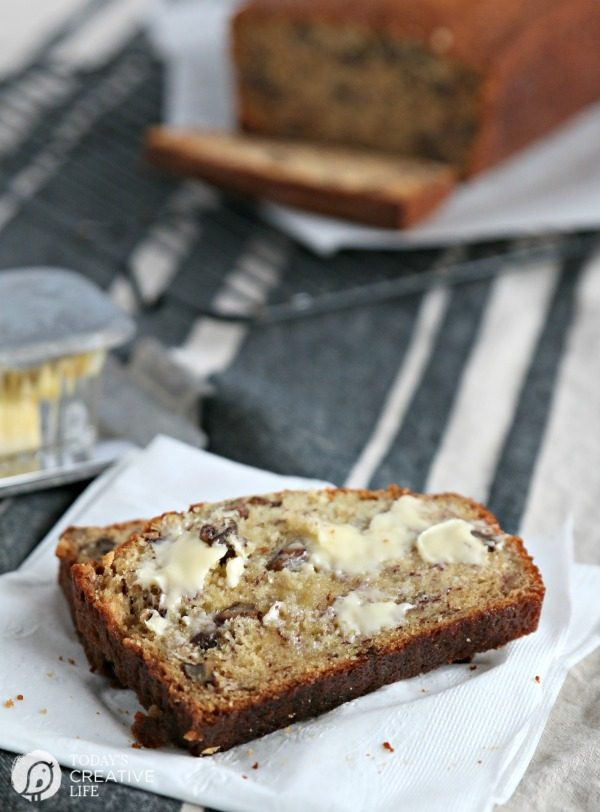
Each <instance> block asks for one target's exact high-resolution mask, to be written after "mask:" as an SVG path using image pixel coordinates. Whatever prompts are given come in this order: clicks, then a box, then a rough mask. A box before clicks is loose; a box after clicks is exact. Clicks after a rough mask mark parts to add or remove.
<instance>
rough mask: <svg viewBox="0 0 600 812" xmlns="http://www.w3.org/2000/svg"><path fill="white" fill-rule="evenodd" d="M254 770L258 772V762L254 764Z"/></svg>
mask: <svg viewBox="0 0 600 812" xmlns="http://www.w3.org/2000/svg"><path fill="white" fill-rule="evenodd" d="M252 769H253V770H258V761H255V762H254V764H253V765H252Z"/></svg>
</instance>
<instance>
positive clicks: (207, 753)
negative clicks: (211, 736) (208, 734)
mask: <svg viewBox="0 0 600 812" xmlns="http://www.w3.org/2000/svg"><path fill="white" fill-rule="evenodd" d="M220 749H221V745H220V744H218V745H217V746H216V747H205V748H204V750H203V751H202V755H203V756H212V755H213V754H214V753H217V752H218V751H219V750H220Z"/></svg>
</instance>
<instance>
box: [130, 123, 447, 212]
mask: <svg viewBox="0 0 600 812" xmlns="http://www.w3.org/2000/svg"><path fill="white" fill-rule="evenodd" d="M146 157H147V159H148V160H149V161H150V163H152V164H154V165H155V166H157V167H160V168H162V169H167V170H169V171H171V172H176V173H179V174H184V175H194V176H196V177H199V178H202V179H203V180H207V181H209V182H211V183H215V184H216V185H217V186H220V187H222V188H224V189H227V190H229V191H233V192H238V193H242V194H246V195H251V196H259V197H263V198H266V199H268V200H275V201H277V202H279V203H286V204H288V205H290V206H298V207H300V208H303V209H308V210H309V211H314V212H318V213H320V214H328V215H332V216H335V217H345V218H347V219H350V220H357V221H359V222H362V223H367V224H369V225H375V226H381V227H388V228H403V227H405V226H409V225H412V224H413V223H416V222H417V221H418V220H420V219H422V218H423V217H424V216H425V215H426V214H429V212H430V211H431V210H432V209H433V208H435V206H436V205H437V204H438V203H440V201H441V200H442V199H443V198H444V197H446V196H447V195H448V194H449V192H450V191H451V189H452V188H453V186H454V183H455V174H456V173H455V172H454V171H453V170H452V169H451V168H450V167H448V166H445V165H444V164H440V163H437V162H435V161H424V160H414V159H410V158H399V157H398V156H395V155H384V154H381V153H372V152H367V151H364V150H358V149H352V148H348V147H335V146H333V147H332V146H331V145H322V144H309V143H304V142H298V141H290V140H283V139H274V138H259V137H256V136H250V135H237V134H232V133H224V132H221V133H215V132H213V133H211V132H199V131H181V130H172V129H168V128H165V127H154V128H152V129H150V131H149V132H148V134H147V136H146Z"/></svg>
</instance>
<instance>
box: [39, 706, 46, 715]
mask: <svg viewBox="0 0 600 812" xmlns="http://www.w3.org/2000/svg"><path fill="white" fill-rule="evenodd" d="M38 713H41V714H42V716H45V715H46V714H47V713H48V708H40V709H39V711H38Z"/></svg>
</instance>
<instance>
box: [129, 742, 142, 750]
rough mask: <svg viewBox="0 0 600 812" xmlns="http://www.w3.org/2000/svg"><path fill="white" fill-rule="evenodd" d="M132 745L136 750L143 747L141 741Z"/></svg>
mask: <svg viewBox="0 0 600 812" xmlns="http://www.w3.org/2000/svg"><path fill="white" fill-rule="evenodd" d="M131 746H132V747H133V749H134V750H141V749H142V745H141V744H140V743H139V742H133V744H132V745H131Z"/></svg>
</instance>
